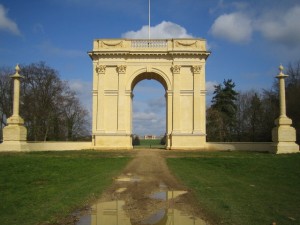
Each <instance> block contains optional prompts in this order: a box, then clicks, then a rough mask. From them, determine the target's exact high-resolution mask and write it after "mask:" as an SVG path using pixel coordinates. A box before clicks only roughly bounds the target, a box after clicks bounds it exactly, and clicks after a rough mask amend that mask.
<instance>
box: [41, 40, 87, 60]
mask: <svg viewBox="0 0 300 225" xmlns="http://www.w3.org/2000/svg"><path fill="white" fill-rule="evenodd" d="M38 48H39V49H40V50H41V51H43V52H44V53H47V54H49V55H54V56H60V57H85V56H86V53H85V52H83V51H80V50H74V49H62V48H58V47H55V46H53V45H52V44H51V43H50V42H49V41H45V42H43V43H41V44H40V45H38Z"/></svg>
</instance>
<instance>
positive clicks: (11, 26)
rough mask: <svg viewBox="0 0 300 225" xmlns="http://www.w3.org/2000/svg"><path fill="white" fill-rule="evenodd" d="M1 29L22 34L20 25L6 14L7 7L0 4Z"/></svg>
mask: <svg viewBox="0 0 300 225" xmlns="http://www.w3.org/2000/svg"><path fill="white" fill-rule="evenodd" d="M0 30H4V31H8V32H10V33H12V34H14V35H18V36H20V35H21V32H20V30H19V28H18V25H17V24H16V23H15V22H14V21H12V20H11V19H10V18H8V17H7V15H6V9H5V8H4V6H3V5H1V4H0Z"/></svg>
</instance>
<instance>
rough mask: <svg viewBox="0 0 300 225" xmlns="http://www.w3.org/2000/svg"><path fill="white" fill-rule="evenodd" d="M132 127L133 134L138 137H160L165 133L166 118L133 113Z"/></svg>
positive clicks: (151, 113) (151, 114)
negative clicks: (152, 135)
mask: <svg viewBox="0 0 300 225" xmlns="http://www.w3.org/2000/svg"><path fill="white" fill-rule="evenodd" d="M133 125H134V126H133V132H134V133H135V134H138V135H146V134H154V135H162V134H164V133H165V132H166V118H165V117H164V116H160V115H159V114H156V113H153V112H134V113H133Z"/></svg>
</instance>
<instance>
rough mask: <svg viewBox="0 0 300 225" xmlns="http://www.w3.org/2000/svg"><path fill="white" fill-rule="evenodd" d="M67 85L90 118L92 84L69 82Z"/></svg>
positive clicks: (79, 81) (76, 81) (80, 81)
mask: <svg viewBox="0 0 300 225" xmlns="http://www.w3.org/2000/svg"><path fill="white" fill-rule="evenodd" d="M68 84H69V87H70V89H71V90H72V91H75V92H76V94H77V96H78V98H79V100H80V102H81V104H82V105H83V106H84V107H85V109H86V110H88V111H89V114H90V116H92V82H86V81H83V80H70V81H68Z"/></svg>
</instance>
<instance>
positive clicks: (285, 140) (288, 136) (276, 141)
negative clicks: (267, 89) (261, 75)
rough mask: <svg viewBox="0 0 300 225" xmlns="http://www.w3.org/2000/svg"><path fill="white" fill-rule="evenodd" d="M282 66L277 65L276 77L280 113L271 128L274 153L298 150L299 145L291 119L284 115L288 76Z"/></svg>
mask: <svg viewBox="0 0 300 225" xmlns="http://www.w3.org/2000/svg"><path fill="white" fill-rule="evenodd" d="M283 69H284V68H283V66H282V65H280V67H279V74H278V75H277V76H276V78H277V79H278V80H279V104H280V115H279V117H278V119H276V120H275V125H276V127H275V128H273V130H272V141H273V147H274V148H273V152H274V153H276V154H282V153H296V152H299V146H298V145H297V144H296V143H295V142H296V130H295V128H293V127H292V126H291V125H292V120H291V119H290V118H288V117H287V115H286V103H285V81H284V79H285V78H286V77H288V75H285V74H284V73H283V72H282V71H283Z"/></svg>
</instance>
